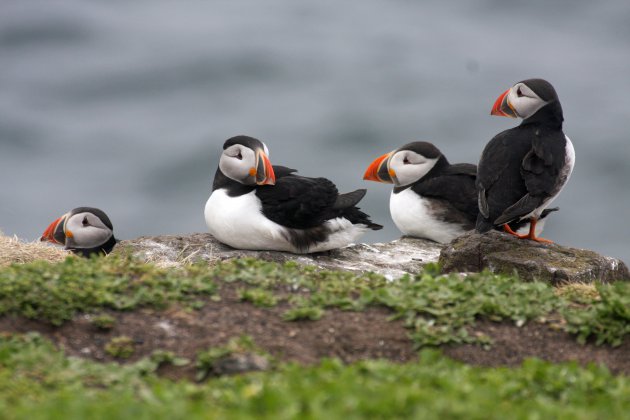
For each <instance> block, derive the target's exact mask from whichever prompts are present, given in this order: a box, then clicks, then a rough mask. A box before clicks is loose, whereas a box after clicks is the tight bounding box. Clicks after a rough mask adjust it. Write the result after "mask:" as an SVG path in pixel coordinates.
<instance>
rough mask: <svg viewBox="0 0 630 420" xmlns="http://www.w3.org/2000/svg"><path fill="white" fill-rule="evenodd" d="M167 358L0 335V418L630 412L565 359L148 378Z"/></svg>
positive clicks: (618, 389) (337, 365) (626, 386)
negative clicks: (79, 351)
mask: <svg viewBox="0 0 630 420" xmlns="http://www.w3.org/2000/svg"><path fill="white" fill-rule="evenodd" d="M171 356H172V355H171ZM172 360H173V358H172V357H171V358H170V359H169V357H168V355H162V354H160V353H156V356H155V357H152V358H146V359H143V360H141V361H138V362H136V363H134V364H128V365H118V364H114V363H110V364H99V363H95V362H91V361H86V360H81V359H76V358H69V357H66V356H65V355H64V354H63V353H61V352H59V351H57V350H56V349H55V348H54V346H52V344H51V343H49V342H48V341H46V340H44V339H42V338H41V337H40V336H38V335H36V334H29V335H25V336H18V335H5V336H0V413H1V414H0V417H2V418H3V419H43V418H51V419H53V418H54V419H85V418H103V419H110V418H111V419H116V418H134V419H174V418H178V419H179V418H186V419H195V418H211V419H213V418H268V419H288V418H300V419H321V418H326V419H362V418H462V419H492V418H506V416H509V417H510V418H572V419H573V418H579V419H597V418H607V419H615V418H620V419H621V418H627V413H628V411H629V410H630V379H629V378H628V377H624V376H613V375H611V374H610V373H609V372H608V371H607V370H606V369H605V368H600V367H596V366H590V367H587V368H582V367H579V366H577V365H576V364H573V363H570V364H558V365H554V364H549V363H545V362H542V361H538V360H528V361H526V362H525V363H524V364H523V365H522V366H521V367H518V368H512V369H508V368H478V367H471V366H466V365H463V364H460V363H456V362H453V361H451V360H449V359H447V358H445V357H443V356H442V355H440V354H439V353H438V352H436V351H429V350H425V351H423V352H422V353H421V356H420V359H419V361H418V362H417V363H407V364H403V365H399V364H394V363H390V362H385V361H365V362H360V363H356V364H352V365H344V364H342V363H341V362H339V361H336V360H324V361H322V362H321V363H320V364H318V365H316V366H309V367H301V366H297V365H292V364H287V365H281V366H280V367H279V368H278V369H277V370H274V371H271V372H258V373H252V374H247V375H238V376H230V377H221V378H211V379H209V380H208V381H206V382H204V383H201V384H193V383H190V382H186V381H182V382H171V381H169V380H166V379H161V378H159V377H157V376H156V375H155V370H156V369H157V367H158V365H159V364H160V363H168V362H172Z"/></svg>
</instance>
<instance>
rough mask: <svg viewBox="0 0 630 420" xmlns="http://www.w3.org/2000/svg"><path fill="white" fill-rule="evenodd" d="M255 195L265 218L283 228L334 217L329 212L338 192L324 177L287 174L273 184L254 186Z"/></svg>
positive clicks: (313, 225) (305, 226)
mask: <svg viewBox="0 0 630 420" xmlns="http://www.w3.org/2000/svg"><path fill="white" fill-rule="evenodd" d="M274 171H275V168H274ZM256 195H257V196H258V198H259V199H260V201H261V202H262V206H263V214H264V215H265V216H266V217H267V218H268V219H270V220H273V221H274V222H276V223H278V224H280V225H283V226H286V227H290V228H294V229H307V228H312V227H315V226H319V225H321V224H322V223H323V222H325V221H326V220H328V219H330V218H332V217H334V216H333V215H331V213H332V211H333V206H334V204H335V201H336V199H337V195H338V191H337V187H336V186H335V184H333V183H332V181H329V180H328V179H326V178H307V177H303V176H299V175H294V174H291V175H286V176H282V177H280V178H276V184H275V185H269V186H261V187H257V188H256Z"/></svg>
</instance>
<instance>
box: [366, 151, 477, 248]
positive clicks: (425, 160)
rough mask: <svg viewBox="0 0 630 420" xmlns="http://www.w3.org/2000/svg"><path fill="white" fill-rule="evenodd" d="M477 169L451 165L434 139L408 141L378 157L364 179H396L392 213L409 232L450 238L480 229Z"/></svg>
mask: <svg viewBox="0 0 630 420" xmlns="http://www.w3.org/2000/svg"><path fill="white" fill-rule="evenodd" d="M476 172H477V168H476V167H475V165H472V164H469V163H458V164H454V165H451V164H450V163H449V162H448V160H447V159H446V157H445V156H444V155H443V154H442V153H441V152H440V150H439V149H438V148H437V147H435V146H434V145H433V144H431V143H427V142H423V141H418V142H413V143H409V144H406V145H404V146H402V147H399V148H398V149H396V150H394V151H392V152H389V153H387V154H385V155H383V156H380V157H379V158H377V159H375V160H374V161H373V162H372V163H371V164H370V166H369V167H368V168H367V170H366V171H365V175H364V176H363V179H365V180H368V181H376V182H385V183H393V184H394V189H393V191H392V194H391V196H390V199H389V211H390V214H391V216H392V220H393V221H394V224H395V225H396V227H397V228H398V229H399V230H400V231H401V232H402V233H403V234H404V235H409V236H415V237H419V238H425V239H430V240H432V241H435V242H441V243H445V242H450V241H451V240H452V239H453V238H455V237H456V236H459V235H461V234H462V233H464V232H465V231H467V230H471V229H473V228H474V227H475V221H476V220H477V212H478V210H477V191H476V189H475V175H476Z"/></svg>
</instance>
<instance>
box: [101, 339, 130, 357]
mask: <svg viewBox="0 0 630 420" xmlns="http://www.w3.org/2000/svg"><path fill="white" fill-rule="evenodd" d="M134 350H135V349H134V343H133V340H132V339H131V338H129V337H127V336H125V335H123V336H120V337H114V338H112V339H111V340H110V341H109V343H107V344H106V345H105V351H106V352H107V354H109V355H110V356H112V357H115V358H117V359H128V358H130V357H131V356H132V355H133V352H134Z"/></svg>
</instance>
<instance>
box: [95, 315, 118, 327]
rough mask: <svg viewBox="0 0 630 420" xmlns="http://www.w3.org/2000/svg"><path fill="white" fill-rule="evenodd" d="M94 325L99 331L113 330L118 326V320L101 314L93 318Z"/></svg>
mask: <svg viewBox="0 0 630 420" xmlns="http://www.w3.org/2000/svg"><path fill="white" fill-rule="evenodd" d="M92 325H94V326H95V327H96V328H98V329H99V330H104V331H107V330H111V329H112V328H114V326H115V325H116V319H115V318H114V317H113V316H111V315H107V314H99V315H96V316H94V317H93V318H92Z"/></svg>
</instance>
